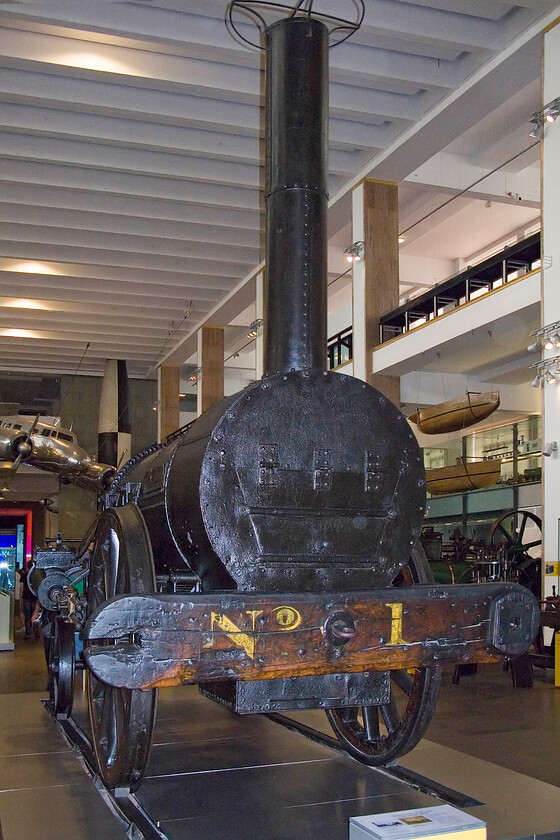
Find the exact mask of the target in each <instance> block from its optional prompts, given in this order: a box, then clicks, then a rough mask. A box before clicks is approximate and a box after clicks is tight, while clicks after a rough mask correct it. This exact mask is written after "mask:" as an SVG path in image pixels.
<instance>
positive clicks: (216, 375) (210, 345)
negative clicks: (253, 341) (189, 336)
mask: <svg viewBox="0 0 560 840" xmlns="http://www.w3.org/2000/svg"><path fill="white" fill-rule="evenodd" d="M198 367H199V368H200V374H199V377H198V387H197V406H196V409H197V414H198V415H200V414H202V413H203V412H204V411H206V410H207V409H208V408H210V406H212V405H214V403H217V402H219V401H220V400H222V399H223V398H224V330H223V328H222V327H202V329H201V330H199V333H198Z"/></svg>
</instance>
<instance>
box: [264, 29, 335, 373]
mask: <svg viewBox="0 0 560 840" xmlns="http://www.w3.org/2000/svg"><path fill="white" fill-rule="evenodd" d="M266 55H267V67H266V217H267V224H266V243H267V273H266V281H267V299H266V312H265V324H266V333H265V371H266V372H268V373H277V372H284V371H290V370H303V369H307V368H320V369H321V368H325V367H326V355H327V354H326V346H327V307H326V295H327V239H326V230H327V227H326V212H327V201H328V195H327V173H328V167H327V118H328V30H327V28H326V26H324V25H323V24H322V23H320V22H319V21H317V20H313V19H312V18H304V17H301V18H288V19H286V20H282V21H279V22H277V23H275V24H273V25H272V26H270V27H269V28H268V29H267V32H266Z"/></svg>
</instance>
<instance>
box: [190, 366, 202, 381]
mask: <svg viewBox="0 0 560 840" xmlns="http://www.w3.org/2000/svg"><path fill="white" fill-rule="evenodd" d="M201 373H202V368H199V367H197V368H195V369H194V370H193V371H192V372H191V373H190V375H189V380H190V381H191V382H198V378H199V376H200V374H201Z"/></svg>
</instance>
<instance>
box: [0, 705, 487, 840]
mask: <svg viewBox="0 0 560 840" xmlns="http://www.w3.org/2000/svg"><path fill="white" fill-rule="evenodd" d="M43 705H44V706H45V709H46V710H47V711H48V713H49V714H50V715H51V717H52V718H53V720H54V722H55V723H56V725H57V726H58V728H59V729H60V731H61V732H62V734H63V735H64V737H65V738H66V740H67V741H68V743H69V744H70V746H71V747H72V750H73V751H74V752H75V753H76V754H77V755H78V757H79V758H80V759H81V761H82V764H83V765H84V767H85V769H86V771H87V773H88V775H89V776H90V777H91V778H92V780H93V782H94V785H95V787H96V789H97V790H98V792H99V794H100V796H101V797H102V799H103V800H104V802H105V803H106V804H107V806H108V807H109V809H110V810H111V811H112V813H113V814H114V815H115V817H116V818H117V819H118V821H119V822H120V823H121V825H122V826H123V829H124V830H125V832H126V835H127V837H128V838H129V840H169V836H168V835H167V834H164V833H163V832H162V831H161V830H160V829H159V828H158V826H157V824H156V822H154V820H153V819H152V817H151V816H150V814H149V813H148V812H147V811H146V810H145V809H144V808H143V807H142V805H141V804H140V802H139V801H138V799H137V798H136V796H135V795H134V794H133V793H130V792H129V791H128V790H119V789H116V790H109V789H108V788H106V787H105V785H104V784H103V782H102V781H101V779H100V777H99V774H98V773H97V770H96V764H95V757H94V752H93V747H92V745H91V742H90V740H89V738H88V736H87V734H86V733H85V732H84V730H83V729H82V728H81V727H80V726H79V724H78V723H77V722H76V721H75V720H74V718H72V717H69V718H61V717H57V716H56V715H55V714H54V713H53V710H52V708H51V706H50V703H49V701H48V700H44V701H43ZM266 717H267V718H268V719H269V720H270V721H272V722H273V723H276V724H278V725H279V726H284V727H285V728H287V729H289V730H291V731H292V732H297V733H299V734H301V735H303V736H304V737H306V738H309V739H310V740H311V741H314V742H315V743H318V744H322V745H323V746H325V747H328V748H329V749H331V750H333V751H335V752H337V753H338V754H339V755H343V756H345V758H350V759H352V760H353V761H356V759H354V758H353V757H352V756H351V755H350V754H349V753H348V752H346V750H345V749H344V747H343V746H342V745H341V744H340V743H339V742H338V741H337V740H336V738H333V737H332V736H330V735H327V734H325V733H323V732H319V731H318V730H317V729H313V728H312V727H310V726H307V725H306V724H304V723H300V722H299V721H297V720H294V719H293V718H289V717H287V716H286V715H281V714H276V713H271V714H268V715H266ZM358 763H360V762H358ZM361 766H364V765H361ZM371 769H372V770H375V771H376V772H378V773H380V774H382V775H386V776H390V777H392V778H394V779H398V780H399V781H401V782H403V783H404V784H406V785H408V786H409V787H411V788H413V789H414V790H418V791H420V792H421V793H425V794H428V795H429V796H433V797H435V798H437V799H438V800H440V801H442V802H446V803H447V804H449V805H454V806H455V807H456V808H472V807H474V806H476V805H482V804H484V803H482V802H481V801H480V800H478V799H474V798H473V797H472V796H468V795H467V794H464V793H461V792H459V791H456V790H453V789H452V788H449V787H446V786H445V785H442V784H440V783H439V782H436V781H434V780H433V779H428V778H427V777H426V776H422V775H420V774H419V773H415V772H414V771H413V770H408V769H406V768H405V767H399V766H398V764H397V763H396V762H395V763H394V764H392V765H388V766H385V767H372V768H371ZM0 840H1V836H0Z"/></svg>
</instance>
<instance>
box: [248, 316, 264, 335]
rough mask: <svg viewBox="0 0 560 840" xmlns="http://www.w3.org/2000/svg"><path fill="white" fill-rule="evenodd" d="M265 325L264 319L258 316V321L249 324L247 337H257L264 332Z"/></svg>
mask: <svg viewBox="0 0 560 840" xmlns="http://www.w3.org/2000/svg"><path fill="white" fill-rule="evenodd" d="M262 327H263V320H262V318H257V320H256V321H253V322H252V323H251V324H250V325H249V330H248V332H247V338H256V337H257V336H258V335H260V334H261V333H262Z"/></svg>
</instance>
